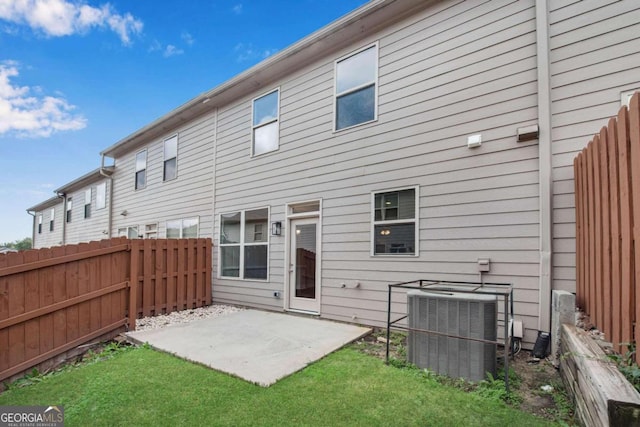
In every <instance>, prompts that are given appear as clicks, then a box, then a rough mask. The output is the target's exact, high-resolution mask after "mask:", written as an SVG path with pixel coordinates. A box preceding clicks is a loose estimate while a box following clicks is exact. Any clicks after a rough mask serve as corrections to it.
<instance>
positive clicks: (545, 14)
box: [536, 0, 553, 332]
mask: <svg viewBox="0 0 640 427" xmlns="http://www.w3.org/2000/svg"><path fill="white" fill-rule="evenodd" d="M536 39H537V40H536V44H537V52H536V54H537V55H536V56H537V58H538V76H537V77H538V123H539V129H540V135H539V137H538V161H539V165H540V167H539V188H540V190H539V191H540V193H539V196H540V208H539V212H540V228H539V232H540V248H539V252H540V271H539V275H540V279H539V280H540V282H539V288H540V289H539V301H538V330H539V331H544V332H549V331H550V330H551V290H552V278H551V274H552V268H553V266H552V256H553V252H552V246H551V244H552V241H553V240H552V239H553V234H552V233H553V231H552V230H553V228H552V225H553V206H552V201H553V200H552V198H553V193H552V188H553V187H552V181H553V177H552V172H553V171H552V168H551V160H552V155H551V77H550V76H551V70H550V64H549V0H536Z"/></svg>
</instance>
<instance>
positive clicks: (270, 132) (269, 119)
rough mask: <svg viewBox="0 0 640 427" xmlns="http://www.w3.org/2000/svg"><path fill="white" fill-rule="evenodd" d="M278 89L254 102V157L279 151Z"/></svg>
mask: <svg viewBox="0 0 640 427" xmlns="http://www.w3.org/2000/svg"><path fill="white" fill-rule="evenodd" d="M279 94H280V91H279V90H278V89H276V90H274V91H273V92H271V93H268V94H267V95H264V96H261V97H260V98H256V99H254V100H253V155H254V156H256V155H258V154H263V153H267V152H269V151H274V150H277V149H278V144H279V143H278V139H279V133H280V126H279V124H278V111H279V108H278V104H279V99H278V98H279Z"/></svg>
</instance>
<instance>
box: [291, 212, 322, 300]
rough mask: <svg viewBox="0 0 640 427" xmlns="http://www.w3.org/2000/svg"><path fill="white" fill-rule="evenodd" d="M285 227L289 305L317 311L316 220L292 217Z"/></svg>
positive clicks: (318, 280)
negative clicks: (287, 241)
mask: <svg viewBox="0 0 640 427" xmlns="http://www.w3.org/2000/svg"><path fill="white" fill-rule="evenodd" d="M289 230H291V231H290V232H289V236H290V237H289V238H290V242H289V244H290V246H289V247H290V251H289V308H290V309H292V310H302V311H308V312H313V313H319V312H320V295H319V292H320V289H319V285H320V262H319V260H320V258H319V257H318V254H319V250H320V230H319V220H318V218H304V219H292V220H291V222H290V227H289Z"/></svg>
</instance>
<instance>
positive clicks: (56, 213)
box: [27, 196, 64, 249]
mask: <svg viewBox="0 0 640 427" xmlns="http://www.w3.org/2000/svg"><path fill="white" fill-rule="evenodd" d="M27 212H28V213H29V215H31V216H32V217H33V232H32V236H31V239H32V240H31V241H32V242H33V248H34V249H39V248H48V247H51V246H59V245H62V244H63V242H62V214H63V212H64V204H63V201H62V198H61V197H59V196H55V197H52V198H50V199H47V200H45V201H44V202H42V203H39V204H37V205H35V206H32V207H30V208H29V209H27Z"/></svg>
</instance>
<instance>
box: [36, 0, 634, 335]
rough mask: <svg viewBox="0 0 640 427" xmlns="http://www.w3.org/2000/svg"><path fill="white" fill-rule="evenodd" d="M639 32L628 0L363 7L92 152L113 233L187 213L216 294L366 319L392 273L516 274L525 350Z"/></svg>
mask: <svg viewBox="0 0 640 427" xmlns="http://www.w3.org/2000/svg"><path fill="white" fill-rule="evenodd" d="M639 30H640V3H638V2H637V1H635V0H621V1H613V0H606V1H576V0H565V1H561V0H554V1H552V2H550V1H547V0H519V1H512V0H492V1H484V2H479V1H461V0H457V1H453V0H445V1H424V0H373V1H371V2H369V3H367V4H365V5H364V6H362V7H360V8H359V9H357V10H355V11H353V12H352V13H350V14H348V15H346V16H344V17H343V18H341V19H339V20H337V21H335V22H333V23H331V24H329V25H328V26H326V27H324V28H322V29H320V30H319V31H317V32H315V33H313V34H311V35H310V36H308V37H306V38H304V39H303V40H301V41H299V42H297V43H295V44H294V45H292V46H290V47H289V48H287V49H284V50H282V51H281V52H279V53H277V54H276V55H274V56H272V57H270V58H268V59H266V60H264V61H263V62H261V63H260V64H258V65H256V66H255V67H253V68H251V69H249V70H247V71H246V72H244V73H242V74H240V75H238V76H236V77H235V78H233V79H231V80H229V81H227V82H225V83H223V84H222V85H220V86H218V87H216V88H214V89H212V90H211V91H208V92H206V93H203V94H201V95H199V96H197V97H196V98H194V99H193V100H191V101H189V102H188V103H186V104H184V105H182V106H180V107H178V108H177V109H175V110H174V111H172V112H170V113H168V114H167V115H165V116H164V117H162V118H160V119H158V120H156V121H155V122H153V123H151V124H149V125H148V126H146V127H144V128H143V129H140V130H139V131H138V132H136V133H134V134H132V135H130V136H128V137H127V138H125V139H123V140H121V141H119V142H117V143H116V144H114V145H112V146H111V147H109V148H107V149H106V150H104V151H103V152H102V153H101V154H102V156H103V164H104V158H105V157H108V158H112V159H114V172H113V175H112V177H111V179H112V185H113V193H112V194H113V204H112V223H111V225H112V227H111V228H110V233H109V234H110V235H111V236H116V235H122V234H125V235H129V236H131V237H147V238H152V237H189V236H193V231H194V228H193V225H194V224H196V223H197V232H196V235H197V236H199V237H213V238H214V242H215V247H214V255H213V257H214V259H213V265H214V279H213V299H214V301H216V302H223V303H231V304H240V305H247V306H252V307H258V308H263V309H268V310H277V311H282V310H286V311H295V312H303V313H311V314H315V315H319V316H320V317H323V318H328V319H336V320H341V321H347V322H357V323H363V324H367V325H377V326H381V325H383V324H384V322H385V320H386V298H387V286H386V285H387V284H388V283H394V282H401V281H409V280H415V279H421V278H435V279H442V280H462V281H479V280H481V279H482V280H485V281H491V282H508V283H512V284H513V285H514V288H515V291H514V298H515V315H516V318H517V319H519V320H522V321H523V323H524V328H525V337H524V338H525V343H528V344H529V345H530V344H531V343H533V342H534V341H535V338H536V333H537V331H538V330H545V331H548V330H549V321H550V314H549V312H550V296H551V291H552V290H553V289H564V290H569V291H574V290H575V214H574V206H573V169H572V164H573V158H574V157H575V155H576V153H577V152H578V151H579V150H581V149H582V148H583V147H584V146H585V144H586V143H587V142H588V140H589V139H590V138H591V135H592V134H594V133H595V132H597V131H598V130H599V128H600V127H601V126H603V125H604V124H605V123H606V120H607V119H608V118H609V117H611V116H613V115H615V114H616V113H617V111H618V109H619V108H620V106H621V104H623V103H624V102H626V99H627V98H628V94H629V93H632V91H634V90H636V89H638V88H640V43H638V37H640V36H638V35H639V34H640V31H639ZM45 203H46V202H45ZM185 221H186V223H185ZM178 223H179V224H178ZM178 229H179V230H180V231H179V232H176V230H178ZM154 233H155V234H154ZM480 258H488V259H490V260H491V268H490V271H489V272H488V273H485V274H484V275H483V276H480V273H479V268H478V259H480ZM404 307H405V304H404V301H402V300H398V301H394V305H393V309H394V310H395V311H396V312H398V313H400V312H403V311H404V309H405V308H404Z"/></svg>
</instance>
